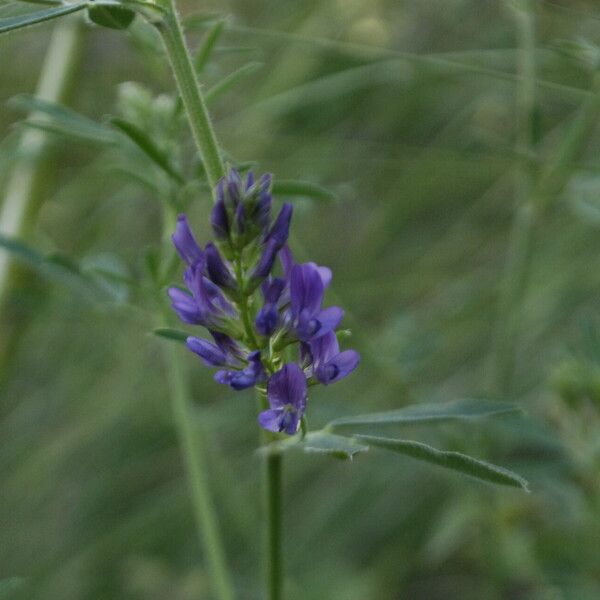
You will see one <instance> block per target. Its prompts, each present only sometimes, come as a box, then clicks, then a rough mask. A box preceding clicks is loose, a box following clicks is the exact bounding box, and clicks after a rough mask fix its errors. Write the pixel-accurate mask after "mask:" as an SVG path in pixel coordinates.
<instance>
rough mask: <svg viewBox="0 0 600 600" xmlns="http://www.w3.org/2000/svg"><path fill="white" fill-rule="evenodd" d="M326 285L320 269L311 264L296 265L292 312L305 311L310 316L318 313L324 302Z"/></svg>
mask: <svg viewBox="0 0 600 600" xmlns="http://www.w3.org/2000/svg"><path fill="white" fill-rule="evenodd" d="M323 293H324V287H323V282H322V280H321V276H320V275H319V271H318V270H317V269H316V268H315V267H313V266H311V265H309V264H303V265H294V267H293V268H292V273H291V281H290V296H291V305H292V314H293V315H294V316H299V315H300V313H302V312H303V311H305V313H306V316H308V317H309V318H310V317H312V316H314V315H316V313H317V312H318V311H319V309H320V308H321V303H322V302H323Z"/></svg>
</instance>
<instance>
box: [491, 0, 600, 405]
mask: <svg viewBox="0 0 600 600" xmlns="http://www.w3.org/2000/svg"><path fill="white" fill-rule="evenodd" d="M534 7H535V3H534V2H533V0H527V2H526V4H525V6H524V7H523V8H522V9H518V10H517V11H516V16H517V25H518V29H517V30H518V32H519V36H518V37H519V46H520V51H521V53H522V54H523V58H522V60H520V61H519V64H520V69H522V71H523V72H522V73H521V75H520V81H521V88H520V93H519V95H518V98H519V114H520V118H519V122H520V123H521V128H526V129H527V131H524V132H521V133H520V135H519V139H518V150H519V151H520V152H521V153H522V154H523V157H524V158H523V163H522V164H521V166H520V174H521V178H520V180H519V182H520V187H519V188H517V189H518V191H520V200H521V205H520V206H519V208H518V209H517V211H516V213H515V217H514V219H513V226H512V231H511V238H510V243H509V250H508V260H507V265H506V271H505V277H504V288H503V292H502V296H501V299H500V303H499V311H498V320H497V335H496V344H495V348H494V382H493V385H494V388H495V390H496V391H497V392H498V393H500V394H502V395H507V394H509V393H510V392H511V391H512V389H513V380H514V372H515V363H516V354H517V344H518V337H519V331H520V329H521V326H522V318H521V311H522V305H523V300H524V297H525V292H526V289H527V282H528V280H529V277H530V274H531V262H532V255H533V252H532V247H533V237H534V229H535V226H536V224H537V222H538V221H539V219H540V218H541V217H542V216H543V213H544V209H545V208H546V206H547V205H548V203H549V201H550V200H551V199H552V198H553V197H556V196H557V195H558V194H559V193H560V192H561V190H563V189H564V187H565V185H566V184H567V182H568V180H569V167H570V165H571V164H572V163H573V161H574V160H575V159H576V158H577V157H578V156H579V155H580V154H581V153H582V151H583V150H584V149H585V146H586V144H587V141H588V139H589V136H590V135H591V133H592V132H593V131H594V126H595V124H596V121H597V120H598V116H599V115H600V74H598V73H595V74H594V75H593V79H592V90H591V93H589V94H587V95H586V96H585V100H584V101H583V103H582V105H581V108H580V110H579V111H578V114H577V115H576V116H575V118H574V119H573V121H572V122H571V123H570V124H569V126H568V127H567V128H566V130H565V132H564V134H563V136H562V139H561V143H560V145H559V146H558V148H557V149H556V152H555V153H554V155H552V156H551V157H550V159H549V160H548V163H547V166H546V167H545V168H544V169H542V170H541V171H540V173H539V175H537V174H536V176H535V177H534V172H533V170H532V167H531V166H530V160H531V156H533V152H534V147H533V146H534V140H533V137H532V131H533V109H534V103H535V98H534V89H533V86H531V85H530V83H527V81H528V80H533V79H534V78H535V63H534V58H535V38H534V24H535V21H534V19H535V15H534V12H533V11H534Z"/></svg>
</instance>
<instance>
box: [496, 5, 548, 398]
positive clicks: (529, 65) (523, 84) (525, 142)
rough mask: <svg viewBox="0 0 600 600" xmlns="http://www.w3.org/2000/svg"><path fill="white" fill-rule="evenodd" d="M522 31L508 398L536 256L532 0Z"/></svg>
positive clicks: (501, 341) (501, 344)
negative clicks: (533, 260)
mask: <svg viewBox="0 0 600 600" xmlns="http://www.w3.org/2000/svg"><path fill="white" fill-rule="evenodd" d="M513 12H514V16H515V24H516V33H517V46H518V54H517V74H518V82H519V83H518V86H517V89H516V94H517V98H516V104H517V111H516V112H517V142H516V150H517V154H518V155H519V156H520V157H521V160H520V163H519V166H518V169H517V173H516V179H517V180H516V196H517V203H518V207H517V209H516V212H515V216H514V218H513V223H512V228H511V233H510V241H509V248H508V257H507V262H506V267H505V272H504V282H503V289H502V292H501V296H500V301H499V304H498V318H497V332H496V337H495V348H494V373H493V377H494V382H493V387H494V388H495V390H496V392H497V393H499V394H500V395H508V394H509V393H510V391H511V389H512V383H513V379H514V370H515V359H516V356H515V355H516V346H517V340H518V334H519V328H520V322H521V305H522V300H523V298H524V296H525V290H526V289H527V281H528V279H529V271H530V262H531V256H532V252H531V250H532V243H533V232H534V228H535V222H536V212H537V211H536V207H535V205H534V199H533V197H532V187H533V180H534V174H533V172H532V167H531V165H532V164H533V161H532V158H533V153H534V144H535V140H534V139H533V130H534V127H533V125H534V110H535V14H534V6H533V2H532V1H531V0H525V2H524V3H523V6H521V7H518V8H517V7H513Z"/></svg>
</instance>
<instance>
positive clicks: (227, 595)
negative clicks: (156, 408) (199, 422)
mask: <svg viewBox="0 0 600 600" xmlns="http://www.w3.org/2000/svg"><path fill="white" fill-rule="evenodd" d="M163 325H164V322H163ZM164 352H165V362H166V366H167V372H168V378H169V386H170V388H171V403H172V410H173V418H174V421H175V427H176V429H177V435H178V438H179V444H180V447H181V453H182V456H183V460H184V463H185V469H186V473H187V478H188V483H189V486H190V492H191V499H192V505H193V509H194V518H195V521H196V526H197V528H198V533H199V535H200V539H201V541H202V544H203V548H204V552H205V553H206V558H207V562H208V566H209V570H210V572H211V575H212V581H213V584H214V588H215V592H216V595H217V597H218V598H220V600H232V599H233V597H234V594H233V586H232V584H231V581H230V578H229V574H228V572H227V566H226V562H225V552H224V549H223V543H222V541H221V537H220V535H219V529H218V525H217V516H216V513H215V509H214V506H213V503H212V499H211V495H210V492H209V487H208V478H207V468H206V457H205V451H204V447H203V444H202V443H201V441H200V438H199V433H200V432H199V431H198V430H195V429H194V427H193V424H192V410H191V406H190V401H189V389H188V382H187V377H186V375H185V373H184V370H183V367H182V364H181V357H180V356H179V354H178V349H177V348H176V347H175V345H174V344H165V349H164Z"/></svg>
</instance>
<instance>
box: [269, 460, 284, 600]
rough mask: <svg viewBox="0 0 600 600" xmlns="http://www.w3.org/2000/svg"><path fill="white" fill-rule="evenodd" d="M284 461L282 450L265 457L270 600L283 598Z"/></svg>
mask: <svg viewBox="0 0 600 600" xmlns="http://www.w3.org/2000/svg"><path fill="white" fill-rule="evenodd" d="M282 463H283V457H282V455H281V453H280V452H267V456H266V457H265V478H266V485H265V489H266V512H267V565H266V566H267V584H268V588H267V589H268V596H267V598H268V599H269V600H280V599H281V598H282V572H283V565H282V552H281V530H282V516H283V509H282V481H281V479H282Z"/></svg>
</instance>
